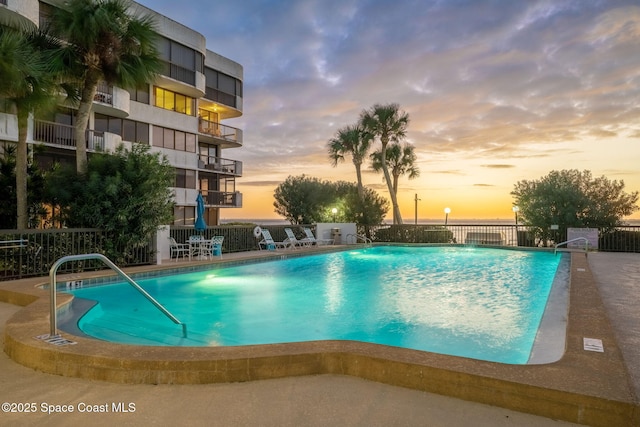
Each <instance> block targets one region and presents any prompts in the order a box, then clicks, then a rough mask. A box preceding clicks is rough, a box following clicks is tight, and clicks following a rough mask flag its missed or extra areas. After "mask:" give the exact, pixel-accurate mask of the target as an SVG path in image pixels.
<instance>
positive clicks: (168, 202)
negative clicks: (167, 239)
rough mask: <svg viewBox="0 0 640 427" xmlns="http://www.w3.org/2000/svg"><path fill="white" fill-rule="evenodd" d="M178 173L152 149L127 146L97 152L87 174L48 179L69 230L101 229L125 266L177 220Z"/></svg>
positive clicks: (111, 252) (64, 174)
mask: <svg viewBox="0 0 640 427" xmlns="http://www.w3.org/2000/svg"><path fill="white" fill-rule="evenodd" d="M174 182H175V171H174V169H173V167H171V165H170V164H169V162H168V160H167V159H166V157H161V155H160V154H159V153H151V152H150V147H149V146H147V145H144V144H134V145H133V147H132V149H131V150H130V151H129V150H126V149H125V148H124V147H123V146H122V145H121V146H119V147H118V148H117V149H116V152H115V153H114V154H95V155H93V156H91V158H90V159H89V162H88V164H87V173H86V174H80V175H78V174H77V172H76V171H73V170H69V169H60V170H58V171H57V172H55V173H53V174H52V177H51V179H50V180H48V182H47V184H48V186H47V190H48V194H49V197H50V198H51V199H52V200H55V201H56V202H57V203H59V204H60V206H61V211H62V220H63V221H64V223H65V225H66V226H68V227H91V228H100V229H102V230H104V231H105V233H106V234H107V236H108V239H107V241H106V245H107V250H106V252H107V256H109V257H112V258H114V259H115V260H116V261H118V262H122V261H123V260H125V259H126V258H127V257H128V254H129V251H130V250H131V249H135V248H137V247H142V246H144V245H146V244H147V243H148V241H149V239H150V238H151V236H152V235H153V234H154V233H155V232H156V230H157V228H158V226H160V225H162V224H167V223H168V222H169V221H171V219H172V217H173V193H172V191H171V189H170V188H169V187H171V186H173V185H174Z"/></svg>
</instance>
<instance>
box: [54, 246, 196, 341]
mask: <svg viewBox="0 0 640 427" xmlns="http://www.w3.org/2000/svg"><path fill="white" fill-rule="evenodd" d="M88 259H98V260H100V261H102V262H103V263H105V264H106V265H107V267H109V268H111V269H112V270H113V271H115V272H116V273H118V275H120V277H122V278H123V279H124V280H126V281H127V283H129V284H130V285H131V286H133V287H134V288H135V289H136V290H137V291H138V292H140V293H141V294H142V295H143V296H144V297H145V298H146V299H148V300H149V301H150V302H151V303H152V304H153V305H155V306H156V307H157V308H158V310H160V311H161V312H162V313H163V314H164V315H165V316H167V317H168V318H169V319H170V320H171V321H172V322H173V323H175V324H176V325H181V326H182V337H183V338H187V325H186V324H184V323H182V322H181V321H179V320H178V319H177V318H176V317H175V316H174V315H173V314H171V313H169V310H167V309H166V308H164V306H163V305H162V304H160V303H159V302H158V301H156V300H155V299H154V298H153V297H152V296H151V295H149V294H148V293H147V291H145V290H144V289H142V287H141V286H140V285H138V284H137V283H136V282H135V281H134V280H133V279H132V278H131V277H129V276H127V274H126V273H125V272H124V271H122V270H121V269H120V268H119V267H118V266H117V265H115V264H114V263H113V262H111V260H110V259H109V258H107V257H106V256H104V255H102V254H83V255H67V256H64V257H62V258H60V259H59V260H57V261H56V262H54V263H53V265H52V266H51V269H50V270H49V289H50V290H51V298H50V310H51V315H50V319H51V330H50V336H52V337H53V336H56V335H57V330H58V325H57V323H58V319H57V307H56V305H57V304H56V290H57V289H56V288H57V281H56V273H57V272H58V268H60V266H61V265H62V264H64V263H65V262H70V261H84V260H88Z"/></svg>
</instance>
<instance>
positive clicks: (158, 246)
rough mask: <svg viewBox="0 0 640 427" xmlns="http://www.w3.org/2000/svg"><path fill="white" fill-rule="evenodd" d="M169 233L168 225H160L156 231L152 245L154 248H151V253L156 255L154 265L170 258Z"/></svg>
mask: <svg viewBox="0 0 640 427" xmlns="http://www.w3.org/2000/svg"><path fill="white" fill-rule="evenodd" d="M169 231H170V229H169V226H168V225H162V226H160V227H158V230H157V231H156V235H155V241H154V242H153V243H152V245H154V246H155V248H152V252H155V254H156V265H160V264H162V260H163V259H169V257H170V256H171V254H170V252H169V251H170V249H169V236H170V234H169ZM154 249H155V250H154Z"/></svg>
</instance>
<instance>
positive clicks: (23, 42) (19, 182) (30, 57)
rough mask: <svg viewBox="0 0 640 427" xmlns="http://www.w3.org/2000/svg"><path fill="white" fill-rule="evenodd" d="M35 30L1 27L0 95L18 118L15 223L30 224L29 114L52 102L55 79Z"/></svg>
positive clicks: (23, 227)
mask: <svg viewBox="0 0 640 427" xmlns="http://www.w3.org/2000/svg"><path fill="white" fill-rule="evenodd" d="M37 36H38V35H37V34H36V33H23V32H21V31H18V30H13V29H10V28H7V27H0V58H1V59H0V75H1V76H2V79H0V96H2V97H3V98H5V99H6V100H7V101H8V102H9V104H10V105H11V106H12V107H13V108H15V111H16V116H17V119H18V142H17V146H16V199H17V200H16V205H17V209H16V211H17V212H16V227H17V228H18V229H26V228H27V226H28V207H27V204H28V200H27V199H28V197H27V195H28V192H27V176H28V174H27V168H28V158H27V155H28V154H27V131H28V126H29V114H30V113H32V112H34V111H36V110H38V109H41V108H44V107H47V106H49V105H52V103H53V102H55V98H54V96H53V95H52V94H53V88H54V84H53V79H52V78H51V74H50V73H49V72H48V69H47V62H46V60H45V58H44V55H43V51H41V50H40V49H38V47H37V43H36V37H37Z"/></svg>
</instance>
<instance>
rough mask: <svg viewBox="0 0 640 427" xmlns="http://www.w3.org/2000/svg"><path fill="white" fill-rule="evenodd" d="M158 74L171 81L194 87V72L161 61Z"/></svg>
mask: <svg viewBox="0 0 640 427" xmlns="http://www.w3.org/2000/svg"><path fill="white" fill-rule="evenodd" d="M160 73H161V74H163V75H165V76H167V77H171V78H172V79H175V80H178V81H181V82H183V83H187V84H190V85H191V86H195V85H196V72H195V71H194V70H189V69H187V68H184V67H181V66H179V65H176V64H172V63H170V62H166V61H163V62H162V71H160Z"/></svg>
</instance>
